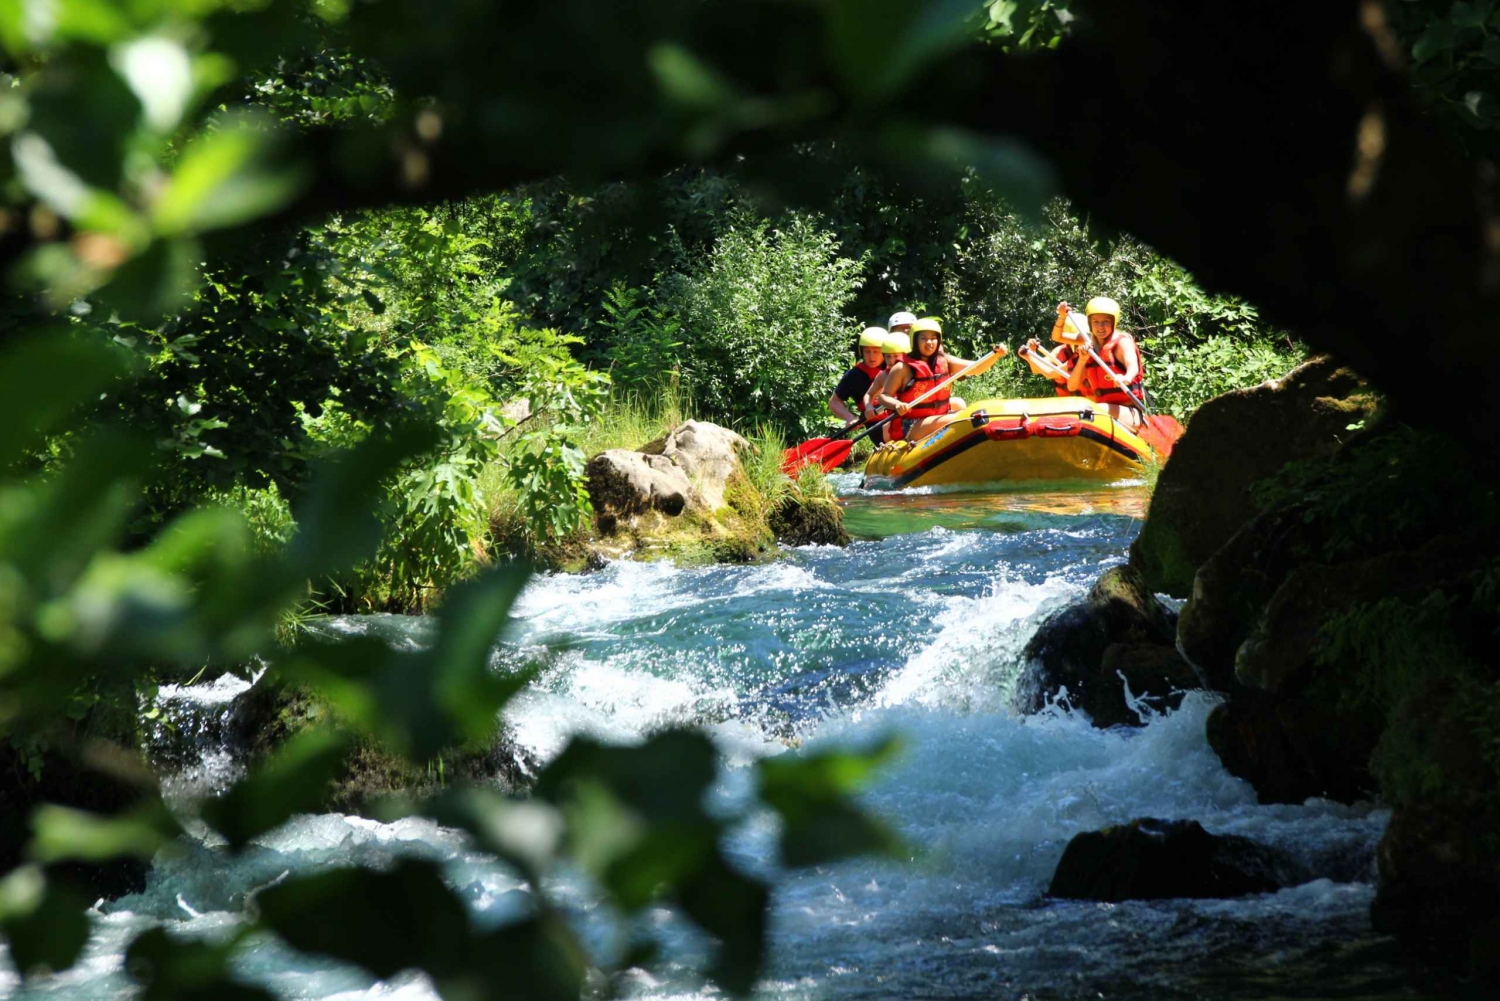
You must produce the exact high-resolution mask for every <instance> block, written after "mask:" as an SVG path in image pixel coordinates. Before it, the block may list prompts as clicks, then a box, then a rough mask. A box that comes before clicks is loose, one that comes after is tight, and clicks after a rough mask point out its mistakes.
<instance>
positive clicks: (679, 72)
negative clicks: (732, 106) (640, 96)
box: [647, 42, 735, 109]
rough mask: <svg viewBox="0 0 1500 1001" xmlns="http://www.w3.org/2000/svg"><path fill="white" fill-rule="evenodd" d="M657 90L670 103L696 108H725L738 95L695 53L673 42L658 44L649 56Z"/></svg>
mask: <svg viewBox="0 0 1500 1001" xmlns="http://www.w3.org/2000/svg"><path fill="white" fill-rule="evenodd" d="M647 58H648V61H649V63H650V66H651V72H652V74H653V75H654V76H655V77H656V83H657V86H658V87H660V88H661V91H662V93H663V94H665V95H666V96H667V98H668V99H670V100H672V101H674V102H676V103H677V104H683V105H687V106H688V107H692V108H700V109H710V108H718V107H723V106H725V105H727V104H729V103H730V102H731V101H733V100H734V98H735V95H734V91H733V90H732V89H731V88H730V87H729V85H728V84H727V83H726V82H725V81H724V80H723V79H722V78H721V77H720V76H719V75H718V74H717V73H716V72H714V70H713V69H712V68H710V67H709V66H706V65H704V64H703V62H702V61H701V60H699V59H698V57H697V56H695V55H694V54H693V53H692V52H690V51H689V50H687V49H685V48H683V47H682V46H681V45H677V44H675V43H672V42H658V43H657V44H656V45H655V46H653V47H652V49H651V52H650V54H649V55H648V57H647Z"/></svg>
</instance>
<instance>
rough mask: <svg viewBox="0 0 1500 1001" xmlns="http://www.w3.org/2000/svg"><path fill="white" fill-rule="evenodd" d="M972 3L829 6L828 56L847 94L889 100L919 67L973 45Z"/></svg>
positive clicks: (888, 1)
mask: <svg viewBox="0 0 1500 1001" xmlns="http://www.w3.org/2000/svg"><path fill="white" fill-rule="evenodd" d="M975 8H976V4H975V3H974V2H973V0H832V2H831V3H829V4H826V5H825V7H824V9H825V16H826V18H827V22H828V33H829V41H830V49H831V50H832V51H831V55H832V57H833V60H834V63H835V65H836V66H837V67H838V68H839V69H840V71H841V72H842V75H843V78H844V86H845V87H846V88H847V89H848V90H849V92H850V93H852V94H854V95H855V96H857V97H862V98H866V99H878V98H883V97H888V96H889V95H891V94H893V93H895V92H896V91H897V90H899V89H900V88H901V86H902V85H903V84H905V83H906V82H907V81H908V80H910V79H911V76H912V74H914V73H915V72H916V71H917V70H918V69H920V68H921V67H922V66H924V65H926V64H928V63H930V62H932V61H933V60H934V59H936V58H937V57H938V56H940V55H942V54H943V53H945V52H948V51H950V50H952V49H954V48H957V47H958V46H960V45H963V44H965V43H966V42H968V41H970V40H971V39H972V34H973V27H972V25H971V23H970V19H971V18H972V17H973V16H974V14H975V12H976V11H975Z"/></svg>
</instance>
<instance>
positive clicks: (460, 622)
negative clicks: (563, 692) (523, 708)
mask: <svg viewBox="0 0 1500 1001" xmlns="http://www.w3.org/2000/svg"><path fill="white" fill-rule="evenodd" d="M530 576H531V573H530V571H529V570H528V569H526V568H523V567H515V566H506V567H502V568H501V569H499V570H495V571H492V572H490V573H488V574H486V575H484V576H483V577H480V578H478V579H477V580H472V581H465V582H464V583H462V584H458V585H455V586H454V587H452V588H451V589H449V591H448V594H447V596H446V598H445V599H444V602H443V607H442V609H441V610H440V611H439V613H438V624H439V632H438V638H437V642H436V643H435V644H434V646H433V649H432V654H431V660H432V663H431V665H430V667H428V669H427V676H428V679H429V681H430V682H431V687H432V688H433V689H435V692H436V695H437V698H438V700H439V702H440V704H441V705H442V706H443V707H444V709H445V710H446V711H447V715H448V717H449V718H450V719H451V720H453V722H454V724H455V726H456V729H457V730H458V731H459V734H460V735H461V736H462V737H463V738H466V739H470V740H480V739H484V738H485V737H488V736H490V735H491V734H493V732H494V729H495V725H496V716H497V714H498V713H499V712H500V709H501V707H502V706H504V705H505V703H506V702H508V701H510V699H511V697H512V696H514V695H515V694H516V692H518V691H520V689H521V688H523V687H525V685H526V683H527V682H528V681H530V679H531V675H530V674H529V673H526V672H521V673H518V674H516V675H513V676H504V675H499V674H496V673H495V672H494V671H492V670H491V669H490V653H491V651H492V650H493V649H494V646H495V643H496V642H497V641H498V640H499V638H500V631H501V630H502V629H503V628H504V627H505V625H506V623H507V622H509V621H510V610H511V606H513V605H514V604H515V602H516V598H518V597H519V596H520V594H521V590H522V589H523V588H524V587H525V586H526V582H527V580H528V579H530ZM436 750H438V749H437V748H434V749H433V751H434V753H435V752H436Z"/></svg>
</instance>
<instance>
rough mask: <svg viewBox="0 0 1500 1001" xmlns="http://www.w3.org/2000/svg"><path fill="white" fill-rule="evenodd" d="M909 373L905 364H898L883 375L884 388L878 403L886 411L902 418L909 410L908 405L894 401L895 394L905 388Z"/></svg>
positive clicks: (909, 406)
mask: <svg viewBox="0 0 1500 1001" xmlns="http://www.w3.org/2000/svg"><path fill="white" fill-rule="evenodd" d="M910 373H911V370H910V369H908V368H907V367H906V363H905V362H900V363H898V364H897V365H896V367H895V368H893V369H891V370H890V371H889V372H887V373H886V374H885V386H884V391H883V392H882V393H881V394H880V403H881V405H882V406H884V407H885V408H886V409H887V410H894V411H895V412H896V413H898V414H902V415H903V416H904V415H905V414H906V412H907V411H908V410H910V409H911V405H910V404H908V403H902V402H901V401H900V400H898V399H896V394H897V393H899V392H901V390H903V389H905V388H906V383H907V382H908V381H909V377H910Z"/></svg>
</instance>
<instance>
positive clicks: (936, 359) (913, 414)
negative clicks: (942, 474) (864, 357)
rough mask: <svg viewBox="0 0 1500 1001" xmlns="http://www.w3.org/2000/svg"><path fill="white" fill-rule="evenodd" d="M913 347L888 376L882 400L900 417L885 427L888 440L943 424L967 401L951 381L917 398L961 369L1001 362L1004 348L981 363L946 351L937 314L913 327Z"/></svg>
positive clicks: (908, 437) (979, 368)
mask: <svg viewBox="0 0 1500 1001" xmlns="http://www.w3.org/2000/svg"><path fill="white" fill-rule="evenodd" d="M911 334H912V350H911V353H910V354H905V355H902V356H901V358H900V360H898V361H897V362H896V363H895V364H894V365H892V366H891V370H890V372H889V373H888V374H887V375H886V377H885V387H884V389H883V391H882V392H881V394H880V403H881V406H883V407H884V408H885V409H886V410H894V411H896V413H897V414H899V415H900V416H899V417H897V418H896V420H894V421H891V423H890V424H888V425H887V426H886V429H887V431H888V432H890V433H889V434H887V436H886V440H887V441H898V440H900V439H903V438H904V439H906V440H907V441H916V440H917V439H918V438H925V437H926V436H927V435H929V434H931V433H932V432H934V431H936V430H937V429H938V428H939V427H941V426H943V424H945V423H946V421H944V420H943V418H945V417H947V416H948V415H949V414H950V413H957V412H958V411H960V410H962V409H963V408H964V401H963V400H961V399H959V398H958V397H956V396H954V395H953V389H952V386H951V384H950V385H947V386H943V388H941V389H939V390H937V392H935V393H933V394H932V395H931V396H929V397H928V398H927V399H925V400H923V401H922V402H920V403H918V402H917V398H918V397H920V396H923V395H924V394H926V393H927V392H928V391H929V390H932V389H933V388H934V387H936V386H938V385H941V384H942V382H943V381H944V380H945V379H947V378H948V377H949V376H950V375H952V374H953V373H954V372H957V371H958V370H959V369H963V368H968V367H969V366H971V365H972V366H973V368H972V369H971V370H970V371H969V372H967V373H966V374H967V375H979V374H981V373H982V372H986V371H988V370H989V368H990V367H991V366H992V365H994V364H995V362H997V361H999V360H1000V358H1001V356H1002V355H1004V353H1005V351H1004V349H1003V348H999V347H997V348H996V349H995V351H994V352H992V353H991V354H990V355H988V356H987V357H986V358H984V359H983V360H981V361H980V362H979V364H977V365H976V364H974V363H973V362H970V361H967V360H965V359H963V358H958V357H955V356H954V355H950V354H948V353H947V352H945V351H944V350H943V325H942V323H941V322H939V321H938V319H937V318H936V317H931V316H929V317H926V318H924V319H921V320H918V321H917V322H916V323H915V324H913V325H912V328H911Z"/></svg>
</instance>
